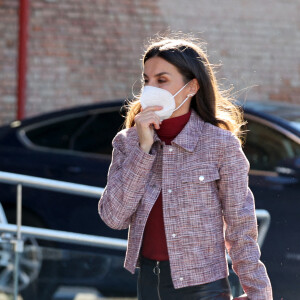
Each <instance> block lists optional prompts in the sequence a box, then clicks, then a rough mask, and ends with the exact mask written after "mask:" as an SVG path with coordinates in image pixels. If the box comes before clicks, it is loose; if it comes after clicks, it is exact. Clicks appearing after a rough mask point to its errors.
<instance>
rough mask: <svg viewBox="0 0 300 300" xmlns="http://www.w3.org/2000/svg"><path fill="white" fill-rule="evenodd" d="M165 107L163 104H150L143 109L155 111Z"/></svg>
mask: <svg viewBox="0 0 300 300" xmlns="http://www.w3.org/2000/svg"><path fill="white" fill-rule="evenodd" d="M161 109H163V106H161V105H153V106H148V107H146V108H145V109H144V110H143V111H144V112H145V111H155V110H161Z"/></svg>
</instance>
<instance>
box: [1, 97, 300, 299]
mask: <svg viewBox="0 0 300 300" xmlns="http://www.w3.org/2000/svg"><path fill="white" fill-rule="evenodd" d="M123 104H124V101H114V102H105V103H99V104H93V105H86V106H81V107H76V108H72V109H67V110H64V111H59V112H54V113H49V114H45V115H42V116H38V117H34V118H29V119H26V120H22V121H14V122H11V123H10V124H8V125H6V126H3V127H1V128H0V171H7V172H13V173H20V174H26V175H32V176H37V177H43V178H49V179H56V180H62V181H67V182H74V183H80V184H87V185H91V186H97V187H104V186H105V185H106V180H107V171H108V167H109V165H110V161H111V152H112V145H111V141H112V139H113V137H114V136H115V135H116V133H117V132H118V131H119V130H121V129H122V124H123V122H124V117H123V115H125V110H121V109H120V108H121V106H122V105H123ZM240 105H241V106H243V108H244V117H245V119H246V120H247V121H248V124H247V125H246V126H245V128H244V129H246V130H248V133H247V137H246V144H245V146H244V152H245V154H246V156H247V158H248V160H249V162H250V166H251V170H250V172H249V185H250V188H251V190H252V192H253V194H254V196H255V201H256V208H257V209H259V208H261V209H266V210H267V211H268V212H269V213H270V215H271V226H270V229H269V231H268V234H267V237H266V240H265V241H264V244H263V246H262V248H261V250H262V256H261V259H262V261H263V262H264V263H265V265H266V267H267V270H268V273H269V276H270V279H271V282H272V286H273V291H274V299H281V298H283V299H293V298H294V299H296V296H298V295H299V294H300V285H299V282H300V272H299V270H300V234H299V233H300V221H299V217H298V215H299V212H300V184H299V180H300V106H299V105H289V104H284V103H279V102H273V101H272V102H269V101H264V102H263V101H261V102H257V101H256V102H254V101H253V102H252V101H247V102H246V103H245V104H242V103H240ZM0 194H1V198H0V201H1V203H2V205H3V207H4V210H5V213H6V215H7V217H8V220H9V222H10V223H14V222H15V210H16V207H15V202H16V201H15V197H16V196H15V195H16V188H15V186H9V185H7V184H0ZM97 202H98V200H97V199H95V200H91V199H87V198H85V197H82V196H73V195H72V196H71V195H66V194H61V193H56V192H49V191H42V190H37V189H33V188H24V191H23V224H24V225H31V226H37V227H45V228H51V229H57V230H64V231H72V232H78V233H86V234H93V235H99V236H108V237H116V238H123V239H126V238H127V231H126V230H122V231H118V230H112V229H109V228H108V227H107V226H106V225H105V224H104V223H103V222H102V221H101V219H100V217H99V215H98V212H97ZM33 243H34V242H33ZM46 246H47V247H49V245H48V244H46V245H45V247H46ZM50 246H51V245H50ZM48 249H50V248H48ZM0 253H1V252H0ZM78 253H79V252H78ZM93 253H94V252H93ZM78 255H79V254H78ZM93 255H96V256H97V254H95V253H94V254H91V255H90V256H89V257H92V256H93ZM50 256H51V255H50ZM98 256H99V257H98V259H99V261H100V262H99V265H101V268H104V269H105V270H104V271H103V270H99V269H98V273H97V268H96V270H94V271H93V272H92V273H91V272H87V273H89V274H90V275H92V276H88V275H86V276H85V280H86V281H87V282H86V284H87V285H91V286H95V287H96V288H98V289H99V290H101V292H102V293H104V294H112V293H113V292H114V293H117V292H118V291H119V292H120V293H121V292H123V293H124V292H125V293H127V294H128V295H130V293H131V294H132V293H134V291H135V288H136V287H135V283H134V282H135V281H133V280H132V276H131V275H130V273H129V272H127V271H126V270H122V268H121V266H122V263H123V257H124V252H118V251H108V250H105V249H103V251H102V250H101V253H98ZM74 257H77V258H75V259H74V260H75V261H76V260H78V257H80V255H79V256H76V255H75V256H74ZM112 257H113V259H112ZM70 261H72V260H70ZM90 264H91V267H92V266H95V262H94V261H91V263H90ZM103 266H106V267H103ZM112 266H116V267H115V269H114V268H113V267H112ZM43 268H44V270H45V266H44V265H43ZM66 269H68V268H66ZM42 270H43V269H42ZM112 270H114V271H116V270H117V272H115V273H114V274H118V276H119V277H117V276H115V275H113V274H110V273H109V272H113V271H112ZM47 271H48V272H50V273H51V267H50V266H48V267H47ZM100 271H103V272H100ZM1 272H2V273H3V272H5V266H0V283H1V274H2V273H1ZM41 272H42V271H41ZM53 272H56V271H53ZM78 272H79V271H78ZM80 272H82V270H81V271H80ZM71 273H73V274H75V273H76V271H75V272H74V271H71ZM104 273H105V274H106V276H107V278H108V280H110V281H109V282H110V283H108V280H100V277H101V278H102V279H103V274H104ZM127 273H128V274H127ZM53 274H56V275H55V276H53V275H51V276H52V278H54V277H55V278H56V276H58V275H57V273H53ZM107 274H108V275H107ZM109 274H110V275H109ZM99 276H100V277H99ZM67 277H68V276H65V277H64V278H67ZM74 278H75V277H72V279H62V278H60V280H66V282H64V283H65V284H77V283H78V284H79V283H80V280H81V281H82V279H83V278H82V276H81V278H77V279H74ZM87 278H89V279H88V280H87ZM114 278H115V281H113V279H114ZM120 282H121V283H122V284H121V286H122V287H121V288H120V289H119V290H118V289H117V288H116V285H115V284H117V283H118V284H119V286H120ZM32 286H33V285H32V284H31V285H29V286H28V287H27V288H25V289H24V292H23V295H25V297H26V295H27V294H28V295H30V293H32ZM39 286H42V287H43V288H42V290H43V291H46V290H47V289H48V290H47V294H50V293H51V292H50V290H51V288H49V284H48V283H47V284H46V283H45V284H44V286H43V283H42V282H40V283H39ZM46 286H47V289H46V288H44V287H46ZM50 286H52V290H54V289H55V288H56V287H57V282H56V281H55V280H53V282H52V285H50ZM0 289H1V286H0ZM122 289H123V290H122ZM26 293H27V294H26Z"/></svg>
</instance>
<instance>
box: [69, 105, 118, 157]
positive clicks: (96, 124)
mask: <svg viewBox="0 0 300 300" xmlns="http://www.w3.org/2000/svg"><path fill="white" fill-rule="evenodd" d="M123 122H124V118H123V117H122V116H121V115H120V113H119V111H113V112H106V113H99V114H96V115H94V116H93V117H92V118H91V119H90V120H89V121H88V122H87V123H86V124H85V126H84V127H83V128H82V130H80V131H78V132H77V133H76V134H75V135H74V136H73V137H72V140H71V145H70V146H71V148H72V149H74V150H76V151H81V152H91V153H100V154H111V153H112V140H113V138H114V136H115V135H116V134H117V132H118V131H119V130H121V125H122V124H123Z"/></svg>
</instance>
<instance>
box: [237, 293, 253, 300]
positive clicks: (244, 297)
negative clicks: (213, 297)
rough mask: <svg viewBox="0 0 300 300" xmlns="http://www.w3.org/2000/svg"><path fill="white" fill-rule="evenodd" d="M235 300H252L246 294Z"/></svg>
mask: <svg viewBox="0 0 300 300" xmlns="http://www.w3.org/2000/svg"><path fill="white" fill-rule="evenodd" d="M233 300H250V299H249V298H248V297H247V295H246V294H243V295H241V296H238V297H236V298H233Z"/></svg>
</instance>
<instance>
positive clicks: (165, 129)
mask: <svg viewBox="0 0 300 300" xmlns="http://www.w3.org/2000/svg"><path fill="white" fill-rule="evenodd" d="M191 113H192V110H191V109H190V110H189V111H188V112H187V113H186V114H184V115H181V116H178V117H174V118H169V119H165V120H163V121H162V123H161V124H160V128H159V129H155V131H156V133H157V135H158V136H159V138H160V139H161V140H162V141H164V142H165V143H166V144H170V143H171V141H172V140H173V139H174V138H175V137H176V136H177V135H178V134H179V133H180V131H181V130H182V129H183V128H184V126H185V125H186V123H187V122H188V120H189V118H190V116H191Z"/></svg>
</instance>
